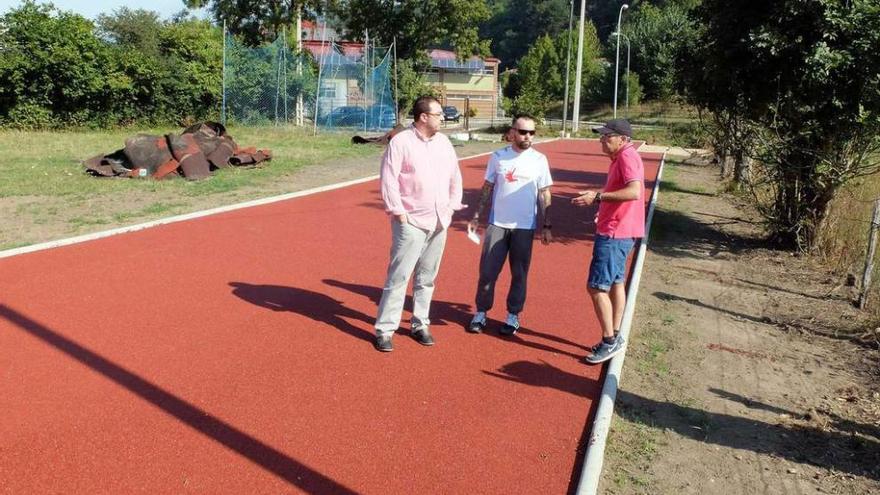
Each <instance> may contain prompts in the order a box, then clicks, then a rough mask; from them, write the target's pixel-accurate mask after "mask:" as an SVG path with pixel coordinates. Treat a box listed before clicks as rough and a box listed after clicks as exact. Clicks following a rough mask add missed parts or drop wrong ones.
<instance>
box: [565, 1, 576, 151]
mask: <svg viewBox="0 0 880 495" xmlns="http://www.w3.org/2000/svg"><path fill="white" fill-rule="evenodd" d="M569 3H570V4H571V8H570V9H569V13H568V52H567V53H566V55H565V100H564V101H563V102H562V137H565V124H567V123H568V75H569V73H570V72H571V69H570V68H569V67H570V64H571V21H572V18H573V17H574V0H570V1H569Z"/></svg>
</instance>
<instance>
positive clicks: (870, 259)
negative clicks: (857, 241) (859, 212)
mask: <svg viewBox="0 0 880 495" xmlns="http://www.w3.org/2000/svg"><path fill="white" fill-rule="evenodd" d="M878 228H880V199H878V200H875V201H874V215H873V216H872V217H871V231H870V232H871V233H870V235H869V236H868V254H867V255H866V256H865V271H864V273H862V290H861V294H860V295H859V309H865V306H867V304H868V289H870V288H871V274H872V272H873V271H874V254H875V253H876V252H877V230H878Z"/></svg>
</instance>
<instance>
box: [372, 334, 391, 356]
mask: <svg viewBox="0 0 880 495" xmlns="http://www.w3.org/2000/svg"><path fill="white" fill-rule="evenodd" d="M376 350H378V351H380V352H391V351H393V350H394V344H392V343H391V335H377V336H376Z"/></svg>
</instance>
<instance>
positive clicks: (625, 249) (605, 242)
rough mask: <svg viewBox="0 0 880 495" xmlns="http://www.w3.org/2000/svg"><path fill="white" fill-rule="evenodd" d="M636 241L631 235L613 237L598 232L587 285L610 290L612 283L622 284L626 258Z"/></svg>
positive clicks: (605, 290)
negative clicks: (618, 237) (619, 237)
mask: <svg viewBox="0 0 880 495" xmlns="http://www.w3.org/2000/svg"><path fill="white" fill-rule="evenodd" d="M635 243H636V242H635V239H633V238H631V237H628V238H626V239H613V238H611V237H608V236H607V235H602V234H596V237H595V240H594V242H593V261H591V262H590V278H588V279H587V287H589V288H591V289H596V290H600V291H602V292H608V291H609V290H610V289H611V285H612V284H622V283H623V277H624V275H625V274H626V258H627V256H629V252H630V251H632V248H633V246H634V245H635Z"/></svg>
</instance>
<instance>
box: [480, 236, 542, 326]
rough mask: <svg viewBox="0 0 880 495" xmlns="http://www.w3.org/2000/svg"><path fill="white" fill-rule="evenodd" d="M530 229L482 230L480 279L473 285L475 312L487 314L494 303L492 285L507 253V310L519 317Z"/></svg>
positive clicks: (529, 257)
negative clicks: (508, 280)
mask: <svg viewBox="0 0 880 495" xmlns="http://www.w3.org/2000/svg"><path fill="white" fill-rule="evenodd" d="M534 238H535V231H534V230H533V229H505V228H502V227H497V226H495V225H489V226H488V227H486V235H485V236H484V239H483V253H482V254H481V255H480V280H479V282H477V297H476V303H477V311H489V310H490V309H492V305H493V303H494V301H495V282H496V281H497V280H498V274H499V273H501V268H503V267H504V261H505V259H506V258H507V255H508V254H510V275H511V280H510V290H509V291H508V293H507V311H508V312H510V313H514V314H519V313H520V312H521V311H522V309H523V305H525V303H526V282H527V279H528V276H529V263H530V262H531V260H532V242H533V240H534Z"/></svg>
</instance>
